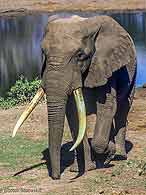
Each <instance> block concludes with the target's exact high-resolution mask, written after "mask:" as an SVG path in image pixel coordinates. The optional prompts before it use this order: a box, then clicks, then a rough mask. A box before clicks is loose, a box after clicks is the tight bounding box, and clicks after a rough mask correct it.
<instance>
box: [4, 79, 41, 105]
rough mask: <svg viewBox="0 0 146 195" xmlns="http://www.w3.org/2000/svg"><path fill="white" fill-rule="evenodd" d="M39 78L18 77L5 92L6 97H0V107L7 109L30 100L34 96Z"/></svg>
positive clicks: (39, 81) (38, 85)
mask: <svg viewBox="0 0 146 195" xmlns="http://www.w3.org/2000/svg"><path fill="white" fill-rule="evenodd" d="M40 83H41V80H39V79H38V78H36V79H34V80H33V81H28V80H27V79H26V78H24V77H22V76H21V77H20V79H19V80H17V81H16V83H15V85H14V86H12V87H11V89H10V91H9V92H7V94H6V97H5V98H3V97H0V107H1V108H3V109H8V108H11V107H13V106H16V105H20V104H21V105H22V104H25V103H27V102H30V101H31V100H32V98H33V97H34V95H35V93H36V91H37V89H38V88H39V87H40Z"/></svg>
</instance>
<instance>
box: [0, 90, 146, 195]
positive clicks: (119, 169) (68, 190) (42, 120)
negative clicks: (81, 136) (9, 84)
mask: <svg viewBox="0 0 146 195" xmlns="http://www.w3.org/2000/svg"><path fill="white" fill-rule="evenodd" d="M25 107H26V106H20V107H16V108H12V109H9V110H0V124H1V126H0V133H3V134H6V135H10V134H11V132H12V129H13V127H14V124H15V123H16V121H17V119H18V117H19V116H20V114H21V113H22V111H23V110H24V108H25ZM46 112H47V110H46V105H45V104H44V103H43V104H40V105H38V107H37V108H36V109H35V110H34V112H33V114H32V115H31V116H30V117H29V119H28V120H27V121H26V122H25V124H24V125H23V127H22V128H21V129H20V130H19V132H18V134H19V133H20V132H21V134H22V135H23V136H25V137H29V138H30V139H32V140H34V141H36V140H40V139H43V140H44V141H46V139H47V113H46ZM92 120H93V121H94V116H93V117H90V122H91V123H92V122H93V121H92ZM65 131H66V132H67V131H68V127H67V124H65ZM66 137H67V139H66ZM69 140H70V138H68V136H65V138H64V142H65V143H66V142H67V141H69ZM145 140H146V89H142V88H139V89H137V90H136V94H135V98H134V103H133V107H132V109H131V112H130V114H129V123H128V131H127V143H129V144H130V146H129V153H128V160H127V161H113V162H112V163H111V164H112V166H111V167H109V168H103V169H97V170H94V171H91V172H88V173H86V174H84V175H82V176H81V177H78V178H77V179H72V178H74V177H76V174H75V173H71V172H69V170H68V168H67V169H65V171H64V172H63V174H62V177H61V180H58V181H53V180H52V179H51V178H50V177H48V172H47V168H46V167H44V168H41V165H40V166H38V167H36V168H35V164H39V163H45V161H44V160H43V161H42V160H41V159H40V161H37V162H36V163H35V164H30V165H29V167H31V166H33V168H32V169H30V170H27V171H24V172H23V173H22V174H21V179H14V178H12V177H11V176H12V175H13V174H14V173H16V172H17V171H20V170H17V171H10V170H9V169H6V168H4V167H2V166H0V168H1V169H0V176H1V178H2V177H3V176H5V177H6V176H9V178H2V180H1V183H0V187H1V189H7V187H8V186H11V187H12V188H11V190H5V191H2V190H1V191H0V194H1V193H2V194H5V193H6V192H7V195H8V194H16V195H17V194H21V195H23V194H28V193H29V194H32V195H33V194H34V195H36V194H48V193H49V195H60V194H63V195H70V194H71V195H76V194H81V195H83V194H84V195H88V194H90V195H98V194H105V195H108V194H109V195H110V194H112V195H125V194H130V195H144V194H146V172H144V173H143V174H139V168H138V167H139V166H141V165H140V163H144V165H145V163H146V141H145ZM65 155H67V154H65ZM135 163H137V164H135ZM25 168H28V167H27V166H26V167H25ZM12 190H14V191H12ZM4 192H5V193H4Z"/></svg>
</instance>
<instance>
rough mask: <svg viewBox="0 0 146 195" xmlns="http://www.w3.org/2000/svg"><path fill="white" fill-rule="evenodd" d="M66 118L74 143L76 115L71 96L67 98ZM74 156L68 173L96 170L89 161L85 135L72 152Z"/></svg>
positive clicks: (89, 149) (76, 126)
mask: <svg viewBox="0 0 146 195" xmlns="http://www.w3.org/2000/svg"><path fill="white" fill-rule="evenodd" d="M66 116H67V119H68V123H69V127H70V130H71V134H72V137H73V140H74V141H75V140H76V137H77V134H78V115H77V110H76V106H75V102H74V98H73V96H71V97H69V99H68V103H67V109H66ZM74 154H75V155H74V156H75V158H74V163H73V164H72V166H71V168H70V171H72V172H78V171H80V172H84V171H88V170H93V169H96V165H95V164H94V163H93V162H92V160H91V148H90V145H89V142H88V137H87V134H85V136H84V139H83V141H82V143H81V144H80V145H79V146H78V147H77V149H76V151H74Z"/></svg>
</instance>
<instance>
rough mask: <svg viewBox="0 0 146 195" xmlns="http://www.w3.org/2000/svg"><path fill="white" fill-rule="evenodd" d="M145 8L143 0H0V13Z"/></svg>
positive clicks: (145, 2) (145, 4)
mask: <svg viewBox="0 0 146 195" xmlns="http://www.w3.org/2000/svg"><path fill="white" fill-rule="evenodd" d="M115 10H116V11H123V10H124V11H130V10H137V11H140V10H146V1H145V0H84V1H82V0H51V1H49V0H35V1H34V0H21V1H20V0H0V15H1V16H3V15H10V14H12V15H13V14H23V13H27V12H32V11H35V12H55V11H115Z"/></svg>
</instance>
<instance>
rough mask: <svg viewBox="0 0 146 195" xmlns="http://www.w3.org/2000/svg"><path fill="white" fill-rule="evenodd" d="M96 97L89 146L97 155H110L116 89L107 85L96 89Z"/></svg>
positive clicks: (115, 107) (112, 146)
mask: <svg viewBox="0 0 146 195" xmlns="http://www.w3.org/2000/svg"><path fill="white" fill-rule="evenodd" d="M97 96H98V97H97V118H96V126H95V131H94V135H93V139H92V142H91V145H92V148H93V150H94V151H95V152H96V153H97V154H103V153H106V152H109V153H110V151H111V150H113V151H114V149H113V148H114V145H113V144H114V143H113V141H112V139H111V140H110V135H111V128H112V122H113V118H114V116H115V113H116V109H117V101H116V89H115V87H114V85H111V84H107V85H105V86H103V87H99V88H98V89H97Z"/></svg>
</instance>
